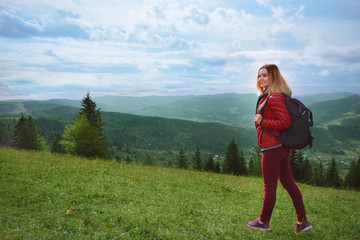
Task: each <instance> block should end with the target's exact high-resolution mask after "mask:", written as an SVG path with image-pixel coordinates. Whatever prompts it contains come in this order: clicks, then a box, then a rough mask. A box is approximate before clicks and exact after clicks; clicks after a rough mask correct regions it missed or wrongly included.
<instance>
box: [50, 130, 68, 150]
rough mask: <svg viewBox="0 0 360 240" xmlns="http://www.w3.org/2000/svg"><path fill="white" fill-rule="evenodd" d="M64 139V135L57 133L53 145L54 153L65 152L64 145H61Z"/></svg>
mask: <svg viewBox="0 0 360 240" xmlns="http://www.w3.org/2000/svg"><path fill="white" fill-rule="evenodd" d="M62 140H63V139H62V135H61V134H57V135H56V138H55V141H54V143H53V145H52V148H51V152H53V153H65V149H64V146H63V145H61V141H62Z"/></svg>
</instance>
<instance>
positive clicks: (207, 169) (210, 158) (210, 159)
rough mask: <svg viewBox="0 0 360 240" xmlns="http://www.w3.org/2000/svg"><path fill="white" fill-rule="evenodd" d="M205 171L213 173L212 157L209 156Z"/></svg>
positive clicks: (213, 163)
mask: <svg viewBox="0 0 360 240" xmlns="http://www.w3.org/2000/svg"><path fill="white" fill-rule="evenodd" d="M205 171H207V172H215V162H214V157H213V156H209V157H208V159H207V161H206V163H205Z"/></svg>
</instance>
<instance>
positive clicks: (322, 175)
mask: <svg viewBox="0 0 360 240" xmlns="http://www.w3.org/2000/svg"><path fill="white" fill-rule="evenodd" d="M289 163H290V167H291V171H292V176H293V178H294V179H295V180H296V181H297V182H301V183H306V184H310V185H315V186H322V187H333V188H353V189H360V157H359V159H358V160H357V162H356V161H353V162H352V163H351V167H350V169H349V171H348V173H347V175H346V176H345V178H344V179H342V178H341V177H340V175H339V170H338V167H337V164H336V160H335V158H334V157H333V158H332V160H331V164H330V166H329V167H328V168H327V169H325V168H324V166H323V164H322V162H321V161H319V163H317V164H315V166H312V164H311V163H310V161H309V159H308V158H306V157H304V156H303V154H302V152H301V151H296V150H294V149H292V150H291V152H290V155H289ZM177 167H178V168H185V169H193V170H199V171H211V172H216V173H225V174H233V175H243V176H262V171H261V152H260V148H259V147H255V148H254V150H253V154H252V156H251V157H250V160H249V162H248V164H246V161H245V158H244V154H243V151H242V150H241V149H240V150H239V149H238V147H237V144H236V143H235V141H234V139H233V140H232V141H231V142H230V143H229V146H228V151H227V152H226V154H225V159H224V162H223V163H222V164H220V162H219V161H217V162H216V161H215V162H214V158H213V156H210V157H208V158H206V157H205V158H201V153H200V150H199V147H196V150H195V153H194V156H193V158H192V160H190V161H188V160H187V159H186V158H185V153H184V150H183V149H182V148H180V150H179V154H178V158H177Z"/></svg>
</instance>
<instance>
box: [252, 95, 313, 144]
mask: <svg viewBox="0 0 360 240" xmlns="http://www.w3.org/2000/svg"><path fill="white" fill-rule="evenodd" d="M283 95H284V96H285V105H286V107H287V109H288V111H289V115H290V119H291V126H290V127H289V128H287V129H283V130H281V131H280V136H278V135H276V134H275V133H274V132H273V131H271V130H269V129H265V130H266V131H268V132H269V133H270V134H271V135H272V136H274V137H276V138H277V139H278V140H279V141H280V142H281V144H282V145H283V146H284V147H287V148H292V149H303V148H305V147H306V146H309V148H311V147H312V141H313V139H314V138H313V136H311V131H310V127H312V126H313V117H312V112H311V111H310V110H309V109H308V108H307V107H306V106H305V105H304V104H303V103H302V102H300V101H299V100H298V99H296V98H292V97H290V96H289V95H287V94H284V93H283ZM270 96H271V94H269V95H268V96H267V98H266V99H265V101H264V102H262V104H261V105H260V106H259V108H258V112H257V113H258V114H262V112H263V110H264V108H265V105H266V103H267V101H268V100H269V97H270ZM259 100H260V98H259Z"/></svg>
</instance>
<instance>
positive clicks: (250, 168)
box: [249, 156, 256, 176]
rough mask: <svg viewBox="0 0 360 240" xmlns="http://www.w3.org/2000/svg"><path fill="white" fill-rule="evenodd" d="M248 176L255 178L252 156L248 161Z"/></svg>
mask: <svg viewBox="0 0 360 240" xmlns="http://www.w3.org/2000/svg"><path fill="white" fill-rule="evenodd" d="M249 175H250V176H256V175H255V163H254V157H253V156H252V157H251V158H250V161H249Z"/></svg>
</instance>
